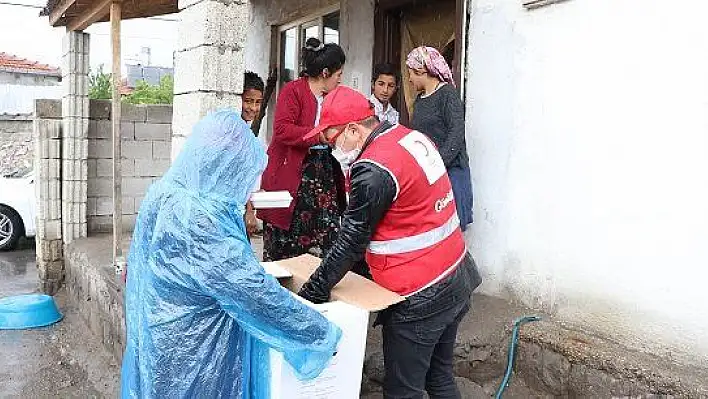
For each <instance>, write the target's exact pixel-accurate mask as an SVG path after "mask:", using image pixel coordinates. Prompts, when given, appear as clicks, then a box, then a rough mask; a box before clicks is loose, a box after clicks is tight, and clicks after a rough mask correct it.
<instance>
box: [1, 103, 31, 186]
mask: <svg viewBox="0 0 708 399" xmlns="http://www.w3.org/2000/svg"><path fill="white" fill-rule="evenodd" d="M33 157H34V145H33V142H32V115H24V114H22V115H7V114H2V115H0V176H4V175H7V174H11V173H14V172H17V171H19V170H22V169H29V168H32V163H33Z"/></svg>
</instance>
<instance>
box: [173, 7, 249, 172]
mask: <svg viewBox="0 0 708 399" xmlns="http://www.w3.org/2000/svg"><path fill="white" fill-rule="evenodd" d="M179 8H180V19H181V22H180V24H179V29H178V30H179V33H178V41H177V53H176V54H175V98H174V109H175V112H174V118H173V121H172V132H173V133H172V154H171V155H172V159H174V158H175V157H176V156H177V154H179V151H180V149H181V148H182V145H183V144H184V142H185V140H186V137H187V136H189V134H190V133H191V131H192V127H193V126H194V125H195V124H196V123H197V122H198V121H199V119H200V118H202V117H203V116H204V115H206V114H207V113H208V112H210V111H213V110H215V109H218V108H225V107H228V108H234V109H240V107H241V92H242V90H243V72H244V56H245V51H244V47H245V43H246V31H247V29H248V20H249V2H248V1H247V0H229V1H223V0H180V1H179Z"/></svg>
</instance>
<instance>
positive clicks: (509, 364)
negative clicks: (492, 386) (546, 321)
mask: <svg viewBox="0 0 708 399" xmlns="http://www.w3.org/2000/svg"><path fill="white" fill-rule="evenodd" d="M539 320H541V318H540V317H538V316H524V317H520V318H518V319H516V321H515V322H514V329H513V330H512V332H511V339H510V340H509V353H508V354H507V360H506V373H505V374H504V379H503V380H502V383H501V385H499V389H498V390H497V394H496V395H495V398H496V399H501V398H502V395H503V394H504V390H506V388H507V387H508V386H509V381H510V380H511V371H512V370H513V369H514V358H515V355H516V345H517V344H518V341H519V329H520V328H521V326H522V325H524V324H526V323H528V322H532V321H539Z"/></svg>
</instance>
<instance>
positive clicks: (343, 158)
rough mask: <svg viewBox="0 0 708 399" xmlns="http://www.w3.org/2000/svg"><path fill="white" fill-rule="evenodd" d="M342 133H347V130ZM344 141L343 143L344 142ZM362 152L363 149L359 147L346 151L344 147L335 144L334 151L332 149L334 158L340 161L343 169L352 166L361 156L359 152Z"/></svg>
mask: <svg viewBox="0 0 708 399" xmlns="http://www.w3.org/2000/svg"><path fill="white" fill-rule="evenodd" d="M342 134H345V135H346V134H347V132H346V131H345V132H343V133H342ZM346 140H347V139H346V136H345V137H344V142H346ZM344 142H342V144H344ZM360 153H361V150H360V149H358V148H354V149H353V150H349V151H346V152H345V151H344V150H343V149H342V147H340V146H335V148H334V151H332V156H333V157H334V159H336V160H337V162H339V164H340V165H342V169H344V170H347V169H349V167H350V166H351V164H352V163H354V161H356V159H357V158H358V157H359V154H360Z"/></svg>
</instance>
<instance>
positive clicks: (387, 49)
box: [373, 0, 467, 124]
mask: <svg viewBox="0 0 708 399" xmlns="http://www.w3.org/2000/svg"><path fill="white" fill-rule="evenodd" d="M434 1H435V0H376V5H375V10H374V57H373V58H374V64H379V63H384V62H394V64H395V65H398V63H399V62H400V59H401V16H402V14H401V13H402V12H403V9H404V8H405V7H407V6H411V5H414V4H424V3H432V2H434ZM455 10H456V11H455V16H456V18H455V65H451V67H452V74H453V77H454V78H455V82H456V83H457V91H458V92H459V93H460V96H461V97H462V98H463V99H464V70H465V68H464V65H465V62H466V60H465V51H464V49H465V41H466V37H465V36H466V35H465V32H466V29H467V27H466V25H467V0H455ZM400 84H401V85H403V84H406V83H405V82H401V83H400ZM401 100H402V96H401V90H399V91H398V92H397V93H396V98H395V101H393V100H392V101H391V102H392V103H393V105H394V106H395V107H396V108H397V109H398V110H399V112H400V113H401V123H403V124H406V123H408V119H409V115H408V109H407V107H405V106H403V107H401V106H400V104H399V103H400V101H401Z"/></svg>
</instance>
